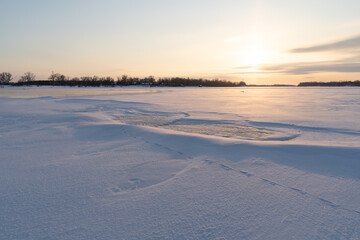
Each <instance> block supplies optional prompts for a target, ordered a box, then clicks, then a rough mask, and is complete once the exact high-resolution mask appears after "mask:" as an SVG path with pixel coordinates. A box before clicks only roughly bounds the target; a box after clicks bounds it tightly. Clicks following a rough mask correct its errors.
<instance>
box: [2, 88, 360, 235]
mask: <svg viewBox="0 0 360 240" xmlns="http://www.w3.org/2000/svg"><path fill="white" fill-rule="evenodd" d="M359 120H360V88H295V87H293V88H114V89H105V88H102V89H79V88H74V89H71V88H36V87H33V88H3V89H0V123H1V125H0V239H277V240H278V239H360V122H359Z"/></svg>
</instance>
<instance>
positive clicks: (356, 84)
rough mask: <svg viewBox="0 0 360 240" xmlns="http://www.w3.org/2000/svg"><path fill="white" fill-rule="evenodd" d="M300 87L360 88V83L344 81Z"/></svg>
mask: <svg viewBox="0 0 360 240" xmlns="http://www.w3.org/2000/svg"><path fill="white" fill-rule="evenodd" d="M298 86H299V87H346V86H351V87H360V81H359V80H357V81H342V82H302V83H299V85H298Z"/></svg>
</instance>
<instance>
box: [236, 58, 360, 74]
mask: <svg viewBox="0 0 360 240" xmlns="http://www.w3.org/2000/svg"><path fill="white" fill-rule="evenodd" d="M257 70H258V71H252V72H251V71H244V72H241V71H239V72H234V73H233V74H268V73H272V74H274V73H278V74H292V75H306V74H312V73H321V72H337V73H360V62H358V61H357V62H350V61H346V60H340V61H325V62H298V63H288V64H265V65H261V66H258V67H257Z"/></svg>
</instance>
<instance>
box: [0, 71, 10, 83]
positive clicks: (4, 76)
mask: <svg viewBox="0 0 360 240" xmlns="http://www.w3.org/2000/svg"><path fill="white" fill-rule="evenodd" d="M11 80H12V75H11V73H9V72H2V73H0V85H5V84H9V82H10V81H11Z"/></svg>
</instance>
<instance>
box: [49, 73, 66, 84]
mask: <svg viewBox="0 0 360 240" xmlns="http://www.w3.org/2000/svg"><path fill="white" fill-rule="evenodd" d="M48 79H49V80H51V81H53V82H55V81H65V80H68V79H69V78H67V77H66V76H65V75H63V74H60V73H52V74H51V75H50V76H49V77H48Z"/></svg>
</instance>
